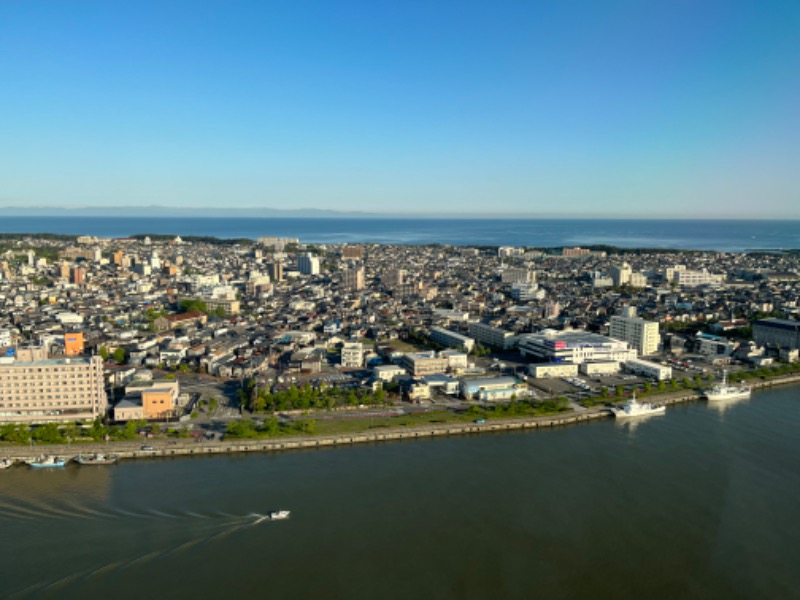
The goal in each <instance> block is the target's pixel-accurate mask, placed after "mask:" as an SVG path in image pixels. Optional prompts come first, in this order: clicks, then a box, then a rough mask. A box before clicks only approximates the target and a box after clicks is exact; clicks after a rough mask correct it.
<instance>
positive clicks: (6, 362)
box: [0, 347, 108, 424]
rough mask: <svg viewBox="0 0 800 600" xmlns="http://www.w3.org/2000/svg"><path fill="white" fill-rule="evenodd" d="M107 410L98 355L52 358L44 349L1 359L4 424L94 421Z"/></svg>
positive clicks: (26, 350) (0, 403)
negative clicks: (48, 356)
mask: <svg viewBox="0 0 800 600" xmlns="http://www.w3.org/2000/svg"><path fill="white" fill-rule="evenodd" d="M107 407H108V400H107V399H106V393H105V390H104V387H103V360H102V359H101V358H100V357H99V356H93V357H91V358H58V359H50V358H47V351H46V350H45V349H44V348H41V347H40V348H21V349H17V351H16V356H13V357H3V358H0V423H30V424H34V423H49V422H67V421H83V420H90V419H95V418H97V417H99V416H103V415H104V414H105V412H106V408H107Z"/></svg>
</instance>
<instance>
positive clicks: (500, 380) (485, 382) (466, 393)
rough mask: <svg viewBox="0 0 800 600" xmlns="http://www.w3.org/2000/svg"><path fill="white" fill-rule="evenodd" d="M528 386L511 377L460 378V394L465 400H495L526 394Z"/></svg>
mask: <svg viewBox="0 0 800 600" xmlns="http://www.w3.org/2000/svg"><path fill="white" fill-rule="evenodd" d="M527 394H528V388H527V386H526V385H525V384H523V383H519V382H518V381H517V380H516V379H514V378H513V377H487V378H482V379H463V380H461V396H462V397H464V398H465V399H467V400H480V401H481V402H497V401H502V400H511V398H514V397H516V398H520V397H522V396H527Z"/></svg>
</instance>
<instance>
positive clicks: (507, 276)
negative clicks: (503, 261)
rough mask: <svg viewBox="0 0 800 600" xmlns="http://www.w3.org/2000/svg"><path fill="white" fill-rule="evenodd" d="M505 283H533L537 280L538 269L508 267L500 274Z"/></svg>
mask: <svg viewBox="0 0 800 600" xmlns="http://www.w3.org/2000/svg"><path fill="white" fill-rule="evenodd" d="M500 280H501V281H502V282H503V283H518V282H523V283H533V282H534V281H536V271H529V270H528V269H506V270H505V271H503V272H502V273H501V274H500Z"/></svg>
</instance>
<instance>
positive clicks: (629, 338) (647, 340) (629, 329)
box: [608, 306, 661, 356]
mask: <svg viewBox="0 0 800 600" xmlns="http://www.w3.org/2000/svg"><path fill="white" fill-rule="evenodd" d="M608 335H609V337H612V338H614V339H616V340H622V341H625V342H628V343H629V344H630V345H631V347H632V348H635V349H636V351H637V352H638V354H639V356H647V355H649V354H655V353H657V352H658V346H659V342H660V339H661V338H660V336H659V332H658V323H656V322H655V321H645V320H644V319H641V318H639V317H637V316H636V309H635V308H634V307H632V306H629V307H626V308H625V309H624V311H623V313H622V316H618V315H615V316H613V317H611V320H610V324H609V331H608Z"/></svg>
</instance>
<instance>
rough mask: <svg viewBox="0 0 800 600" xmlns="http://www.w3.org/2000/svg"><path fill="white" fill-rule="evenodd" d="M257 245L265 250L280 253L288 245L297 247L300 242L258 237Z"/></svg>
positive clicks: (294, 239) (289, 239)
mask: <svg viewBox="0 0 800 600" xmlns="http://www.w3.org/2000/svg"><path fill="white" fill-rule="evenodd" d="M258 243H259V244H261V245H262V246H266V247H267V248H272V249H273V250H276V251H278V252H282V251H283V250H284V249H285V248H286V246H289V245H290V244H293V245H297V244H299V243H300V240H299V239H297V238H281V237H260V238H258Z"/></svg>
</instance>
